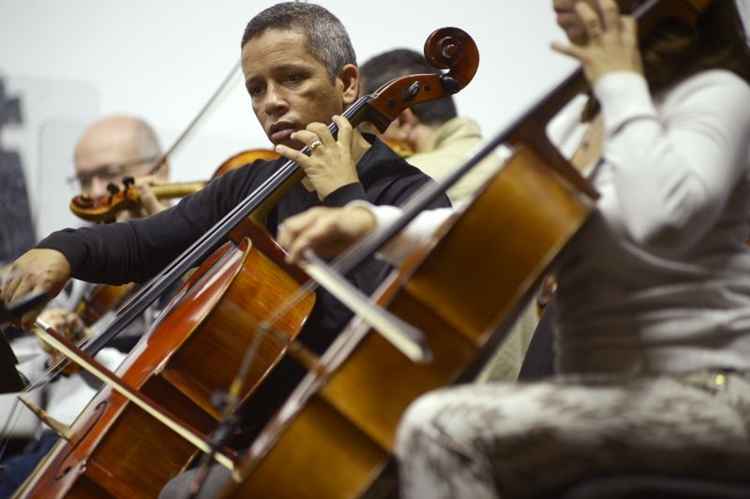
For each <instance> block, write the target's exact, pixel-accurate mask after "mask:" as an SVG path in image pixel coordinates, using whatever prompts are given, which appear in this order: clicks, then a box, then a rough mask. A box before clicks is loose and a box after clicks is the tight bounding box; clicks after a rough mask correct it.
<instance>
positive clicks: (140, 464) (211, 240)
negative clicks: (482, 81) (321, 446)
mask: <svg viewBox="0 0 750 499" xmlns="http://www.w3.org/2000/svg"><path fill="white" fill-rule="evenodd" d="M426 46H427V47H429V49H430V52H429V53H428V54H427V56H428V57H427V59H428V60H429V61H432V62H433V63H434V64H436V66H437V67H439V68H442V69H448V70H449V71H448V72H447V73H445V74H440V75H436V74H420V75H410V76H405V77H401V78H398V79H396V80H394V81H392V82H390V83H388V84H386V85H385V86H384V87H382V88H381V89H380V90H379V91H378V92H376V93H375V94H373V95H367V96H363V97H360V98H359V99H358V100H357V101H356V102H354V103H353V104H352V105H351V106H349V108H347V110H346V111H345V112H344V116H345V117H346V118H348V119H349V121H350V122H351V123H352V125H353V126H357V125H358V124H360V123H362V122H364V121H368V122H370V123H373V124H374V125H375V126H376V127H377V128H378V129H379V130H381V131H384V130H385V129H386V128H387V126H388V125H389V124H390V122H391V121H392V120H393V119H395V118H396V117H397V116H398V115H399V114H400V113H401V112H402V111H403V109H405V108H406V107H407V106H409V105H412V104H416V103H419V102H426V101H429V100H433V99H438V98H442V97H445V96H446V95H448V94H452V93H455V92H458V91H459V90H461V89H462V88H463V87H465V86H466V84H468V82H469V81H471V79H472V78H473V76H474V74H475V73H476V69H477V64H478V52H477V50H476V46H475V45H474V44H473V41H472V40H471V39H470V38H469V37H468V35H466V34H465V33H463V32H461V31H460V30H457V29H455V28H446V29H443V30H439V31H438V32H435V33H433V35H431V37H430V39H429V40H428V43H427V44H426ZM329 129H330V130H331V131H332V133H333V134H334V135H336V133H337V131H338V130H337V127H336V125H335V123H332V124H330V125H329ZM303 152H305V153H307V152H309V148H307V149H306V150H303ZM303 176H304V171H303V170H302V169H301V168H300V167H299V165H297V164H296V163H295V162H294V161H285V162H283V163H282V164H281V165H280V166H279V167H278V168H277V169H276V170H275V171H274V174H273V176H271V177H269V178H268V179H267V180H266V181H265V182H263V184H262V185H261V186H260V187H259V188H258V189H257V190H256V191H254V192H252V193H251V194H249V195H248V196H247V197H246V198H245V199H244V200H243V201H241V202H240V203H239V204H238V205H237V206H236V207H235V208H234V209H233V210H231V211H230V212H229V213H227V214H226V215H225V216H224V218H222V220H221V221H219V222H218V223H217V224H216V225H215V226H214V227H212V228H211V229H210V230H209V231H207V232H206V234H205V235H204V236H202V237H201V238H199V240H198V241H196V242H195V243H194V244H193V245H192V246H191V247H190V248H188V249H187V250H186V251H185V252H183V254H181V255H180V256H179V257H178V258H177V259H176V260H174V261H173V262H172V263H171V264H169V265H168V266H167V267H166V268H165V269H164V270H163V271H162V272H161V273H160V274H159V275H158V276H156V277H155V278H154V279H153V280H152V281H150V282H149V283H146V284H144V285H142V286H141V287H140V288H139V290H138V291H136V292H135V293H134V294H133V296H131V298H130V299H128V300H127V301H126V303H125V304H123V306H122V307H121V308H120V309H119V310H118V312H117V314H116V316H115V319H114V320H113V321H112V323H111V324H110V326H109V327H108V328H107V329H106V330H105V331H104V332H103V333H102V334H101V335H100V336H99V337H98V338H96V339H95V340H94V341H93V342H91V343H90V344H89V345H87V346H86V347H85V351H84V352H82V354H83V355H82V356H79V357H80V358H81V359H84V360H86V362H87V363H89V365H92V366H95V365H96V363H95V362H93V361H91V360H90V359H87V357H91V356H93V354H95V353H96V352H97V351H99V350H100V349H101V348H102V347H103V346H104V345H106V344H107V342H108V341H110V340H111V339H112V338H114V337H115V336H116V335H117V334H118V333H119V332H121V331H122V330H123V329H124V328H125V327H127V325H128V324H129V323H130V321H132V320H133V319H135V318H136V317H138V316H139V315H140V314H141V313H142V312H143V310H144V309H145V308H146V307H147V306H148V305H149V304H150V303H152V302H153V301H154V300H156V299H157V298H158V297H160V296H161V295H162V294H163V292H164V291H165V290H166V289H169V288H171V286H172V285H173V284H174V283H176V282H178V280H180V279H182V278H183V276H184V275H185V274H186V272H188V271H189V270H191V269H193V268H194V267H196V266H198V265H199V266H198V268H197V270H195V271H194V272H193V273H192V274H191V275H190V277H189V279H188V280H187V282H186V283H185V284H184V285H183V287H182V288H181V290H180V291H179V292H178V293H177V295H176V296H175V297H174V298H173V299H172V300H171V302H170V303H169V305H168V306H167V308H166V310H165V311H164V312H163V313H162V316H161V318H160V321H158V322H157V324H156V325H155V326H154V327H153V328H152V329H151V331H149V332H148V333H147V335H145V336H144V337H143V338H142V339H141V341H140V343H139V344H138V345H137V346H136V347H135V349H134V350H133V351H132V352H131V353H130V354H129V356H128V358H127V359H126V360H125V361H124V362H123V364H122V365H121V366H120V367H119V368H118V370H117V373H116V374H117V378H119V380H118V381H117V383H120V385H122V386H119V387H118V388H117V393H115V392H114V391H113V389H111V388H109V387H107V388H105V389H103V390H102V391H101V392H100V393H99V394H98V395H97V396H96V397H95V398H94V400H93V401H92V402H91V404H90V405H89V406H88V407H87V408H86V410H85V411H84V413H83V414H82V415H81V416H80V417H79V418H78V420H76V422H75V423H74V426H73V428H72V429H71V432H70V434H69V437H68V439H67V440H65V441H61V442H59V443H58V444H57V445H56V446H55V447H54V448H53V450H52V451H51V453H50V455H49V456H48V458H47V459H46V460H45V462H44V463H42V465H40V467H38V468H37V470H35V473H34V474H33V475H32V476H31V477H30V478H29V479H28V480H27V481H26V483H25V484H24V486H23V487H22V489H21V490H20V491H19V493H18V497H45V498H46V497H71V496H72V497H80V496H85V497H92V496H114V497H156V496H157V495H158V493H159V491H160V490H161V488H162V487H163V486H164V484H165V483H166V482H167V480H169V479H170V478H171V477H173V476H174V475H176V474H177V473H178V472H180V471H181V470H183V469H185V467H186V466H187V465H188V464H189V463H190V461H191V460H192V459H193V458H194V457H195V455H196V453H197V452H198V450H199V449H203V447H200V446H198V445H197V443H196V442H197V441H196V440H195V439H194V438H193V437H197V438H198V440H200V439H203V441H205V440H206V439H207V435H209V434H210V433H211V432H212V431H214V430H215V429H216V427H217V424H218V421H219V420H220V419H221V411H220V410H219V409H218V408H217V407H216V406H215V404H214V399H213V394H214V393H215V392H216V391H223V390H224V389H226V387H228V386H229V384H230V382H231V381H232V379H233V377H234V375H235V374H236V373H237V372H238V371H239V369H240V366H241V361H242V353H243V352H244V351H245V350H246V348H247V347H248V346H249V345H251V344H252V345H255V346H256V347H257V352H258V355H257V356H256V358H255V360H254V362H253V363H252V365H251V368H250V372H249V373H248V377H247V379H248V381H247V383H245V385H244V386H243V387H242V390H241V393H240V395H239V397H240V399H241V400H244V399H246V398H247V397H248V395H249V394H250V393H251V392H252V391H253V390H255V389H256V388H257V387H258V386H259V384H260V383H261V382H262V381H263V379H264V378H265V376H266V375H267V374H268V372H269V371H270V370H271V369H272V368H273V367H274V365H275V364H276V363H277V362H278V361H279V360H280V359H281V358H282V356H284V355H287V354H288V355H291V356H293V357H294V358H295V359H298V360H300V361H301V362H307V363H309V362H313V363H314V362H316V360H315V355H314V354H313V353H311V352H309V351H307V350H306V349H305V347H304V346H303V345H301V344H300V343H299V342H296V341H295V338H296V336H297V335H298V334H299V332H300V330H301V328H302V325H303V324H304V323H305V321H306V319H307V317H308V315H309V313H310V311H311V310H312V307H313V304H314V302H315V295H314V294H307V295H306V296H305V297H304V298H303V299H302V300H300V301H299V302H297V303H296V305H295V306H294V307H293V308H292V309H291V310H289V311H288V312H286V313H283V314H282V315H281V316H280V320H277V321H274V333H273V334H266V335H264V334H261V333H262V329H260V330H259V327H261V324H262V322H263V321H264V320H265V319H266V318H267V317H269V315H270V314H273V313H274V311H276V310H278V309H279V308H280V307H281V305H282V304H283V303H284V302H285V301H286V300H288V298H289V296H292V295H294V294H295V293H297V292H298V291H299V289H300V288H301V286H302V283H303V282H304V281H306V279H307V276H306V275H304V273H303V272H302V271H301V270H300V269H299V268H297V267H292V266H289V265H288V264H286V263H285V261H284V252H283V250H282V249H281V248H279V247H278V245H277V244H276V243H275V241H273V239H272V238H271V237H270V235H269V234H268V232H267V231H266V230H265V228H264V227H263V226H262V221H263V218H264V216H265V214H266V213H267V212H268V210H269V209H271V208H272V207H273V205H274V204H275V202H276V200H278V199H279V198H280V197H281V196H282V195H283V194H284V192H286V190H287V189H288V188H289V187H290V186H292V185H294V183H296V182H298V181H299V180H301V178H302V177H303ZM227 239H229V240H230V242H227V243H224V244H223V245H222V244H221V243H222V242H223V241H225V240H227ZM217 248H218V249H217ZM259 331H260V332H259ZM306 365H307V364H306ZM100 371H101V373H102V374H103V375H104V377H108V378H112V376H109V375H108V374H107V373H106V372H104V370H100ZM113 376H114V375H113ZM112 386H115V385H114V384H113V385H112ZM124 393H128V394H129V395H136V397H135V398H132V397H129V398H125V397H124V396H123V394H124ZM136 400H140V402H135V401H136ZM141 402H142V403H141ZM155 406H158V407H155ZM146 408H148V410H146ZM155 408H158V409H159V410H160V411H161V412H162V413H163V415H164V416H165V418H166V419H164V418H162V419H156V418H155V417H152V416H153V412H152V410H153V409H155ZM144 411H145V412H144ZM167 422H168V423H169V424H167ZM173 423H174V424H173ZM178 423H179V424H178ZM165 425H166V426H167V428H174V427H176V426H181V427H183V428H186V429H188V430H189V431H188V432H177V431H174V432H173V431H169V430H167V431H165ZM185 435H191V436H190V438H187V437H186V436H185ZM220 456H224V459H223V462H222V464H224V465H225V466H227V467H228V468H229V469H233V468H234V467H235V466H236V459H232V458H231V452H223V450H222V452H220ZM227 456H228V457H227ZM320 497H324V496H320Z"/></svg>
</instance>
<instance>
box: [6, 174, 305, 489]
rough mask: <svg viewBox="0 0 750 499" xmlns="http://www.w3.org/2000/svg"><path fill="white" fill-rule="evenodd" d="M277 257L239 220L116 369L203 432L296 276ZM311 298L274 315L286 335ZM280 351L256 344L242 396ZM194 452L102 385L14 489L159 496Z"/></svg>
mask: <svg viewBox="0 0 750 499" xmlns="http://www.w3.org/2000/svg"><path fill="white" fill-rule="evenodd" d="M235 161H236V160H235ZM248 236H250V237H251V238H252V240H251V239H250V237H248ZM235 241H236V242H235ZM261 248H262V250H261ZM283 256H284V255H283V251H282V250H281V249H280V248H279V247H278V246H277V245H276V243H275V242H274V241H273V239H272V238H271V237H270V235H269V234H268V233H267V232H266V231H265V230H264V229H262V228H260V227H258V226H257V225H256V224H255V223H254V222H251V221H250V220H248V221H246V222H245V223H243V224H242V225H240V226H238V227H237V228H236V229H235V231H234V232H233V233H232V241H230V242H227V243H226V244H224V245H223V246H222V247H221V248H220V249H218V250H217V251H216V252H214V253H213V254H212V255H211V256H210V257H209V258H208V259H207V260H206V261H204V262H203V263H202V264H201V266H200V267H199V268H198V269H197V270H196V271H195V272H194V273H193V274H192V275H191V276H190V278H189V280H188V281H187V282H186V283H185V284H184V285H183V287H182V289H181V290H180V291H179V292H178V293H177V295H176V296H175V297H174V298H173V299H172V301H171V302H170V304H169V305H168V306H167V308H166V309H165V311H164V312H163V315H162V317H161V319H160V320H159V322H158V323H157V324H156V326H155V327H154V328H153V329H152V330H151V331H149V332H148V333H147V334H146V335H144V337H143V338H142V339H141V341H140V342H139V343H138V345H137V346H136V347H135V348H134V350H133V351H132V352H130V354H129V355H128V357H127V358H126V360H125V361H124V362H123V364H122V365H121V366H120V367H119V368H118V369H117V371H116V373H117V374H118V375H119V376H120V378H121V379H122V381H123V382H124V383H125V384H127V385H128V386H129V387H130V388H133V389H135V390H137V391H139V392H140V393H141V394H143V395H144V396H145V397H148V399H150V400H152V401H156V402H157V403H158V405H159V406H160V408H162V409H163V411H164V413H165V414H167V415H168V416H169V417H171V418H173V419H175V420H177V421H178V422H180V423H181V424H182V425H184V426H186V427H188V428H190V429H192V430H193V432H194V433H196V434H198V435H200V436H202V437H204V438H207V437H208V435H210V433H211V432H212V431H214V429H215V428H216V426H217V422H218V420H219V419H220V411H219V409H217V408H216V407H215V405H214V403H213V400H212V396H213V394H214V393H216V392H219V391H223V390H226V389H227V387H228V386H229V384H230V382H231V381H232V377H233V376H234V374H235V373H236V372H237V370H238V369H239V364H240V361H241V357H242V353H243V352H244V351H245V349H246V348H247V345H249V344H250V343H252V341H253V339H254V338H255V335H256V326H257V325H258V323H259V322H261V321H262V320H263V319H265V318H266V317H267V316H268V315H269V314H270V313H271V312H273V311H274V310H275V309H276V308H277V307H278V306H280V305H281V303H283V301H284V300H285V299H286V298H287V297H288V296H289V295H290V294H292V293H294V292H295V291H296V290H297V289H298V288H299V286H300V281H301V280H303V276H302V274H301V272H300V271H299V270H298V269H295V268H292V267H290V266H288V265H287V264H285V263H284V259H283ZM314 301H315V297H314V295H309V296H307V297H306V298H305V299H304V300H303V301H301V302H300V303H299V304H298V306H296V307H295V308H294V310H292V311H290V313H288V314H285V315H284V317H283V318H282V319H281V320H280V321H279V322H277V323H276V329H277V331H278V332H280V333H283V334H284V335H286V336H287V338H288V341H291V340H292V339H293V338H294V337H295V336H296V335H297V334H298V333H299V331H300V330H301V328H302V325H303V324H304V322H305V320H306V318H307V315H308V314H309V312H310V310H311V309H312V307H313V304H314ZM284 350H285V344H284V342H279V341H278V340H273V339H272V338H267V339H264V340H263V341H261V342H260V347H259V355H258V357H257V358H256V361H255V362H254V364H253V367H252V369H251V373H250V380H249V381H248V382H247V383H246V384H245V391H244V392H243V394H242V396H243V397H246V396H247V395H248V394H249V393H250V392H251V391H252V390H253V389H254V388H255V387H256V386H257V385H258V383H260V381H261V380H262V379H263V377H264V376H265V375H266V374H267V373H268V371H269V370H270V369H271V367H272V366H273V365H274V364H275V363H276V362H277V361H278V360H279V359H280V358H281V356H282V355H283V352H284ZM197 452H198V449H197V448H196V447H195V446H193V445H192V444H191V443H189V442H188V441H186V440H184V439H183V438H182V437H181V436H180V435H178V434H177V433H174V432H172V431H171V430H170V429H168V428H167V427H166V426H165V425H164V424H163V423H162V422H160V421H158V420H156V419H154V418H152V417H151V416H149V415H148V414H146V413H145V412H144V411H143V410H142V409H140V408H139V407H137V406H136V405H134V404H133V403H132V402H130V401H129V400H127V399H126V398H125V397H123V396H122V395H120V394H118V393H115V392H114V391H113V390H112V389H111V388H110V387H105V388H103V389H102V390H101V391H100V392H99V393H98V394H97V395H96V396H95V398H94V399H93V400H92V401H91V402H90V403H89V405H88V406H87V407H86V409H85V410H84V411H83V413H82V414H81V415H80V416H79V417H78V418H77V419H76V421H75V422H74V424H73V425H72V428H71V432H70V433H69V438H68V440H62V439H61V440H60V441H59V442H58V443H57V444H56V445H55V447H54V448H53V449H52V450H51V451H50V453H49V454H48V455H47V456H46V458H45V459H44V461H43V462H42V463H40V465H39V466H38V467H37V469H36V470H35V472H34V473H33V474H32V475H31V476H30V477H29V479H28V480H27V481H26V482H25V483H24V484H23V485H22V487H21V488H20V489H19V491H17V493H16V497H39V498H45V499H46V498H58V497H60V498H61V497H144V498H147V497H156V496H157V495H158V493H159V491H160V490H161V488H162V487H163V486H164V484H166V482H167V481H168V480H169V479H170V478H171V477H173V476H174V475H176V474H177V473H179V472H180V471H181V470H183V469H184V468H185V467H186V466H187V465H188V464H189V463H190V461H191V460H192V459H193V457H194V456H195V455H196V454H197Z"/></svg>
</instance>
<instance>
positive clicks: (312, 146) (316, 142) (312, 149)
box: [309, 140, 323, 154]
mask: <svg viewBox="0 0 750 499" xmlns="http://www.w3.org/2000/svg"><path fill="white" fill-rule="evenodd" d="M322 145H323V143H322V142H321V141H319V140H314V141H313V142H312V143H311V144H310V146H309V147H310V154H312V153H313V152H315V149H317V148H318V147H320V146H322Z"/></svg>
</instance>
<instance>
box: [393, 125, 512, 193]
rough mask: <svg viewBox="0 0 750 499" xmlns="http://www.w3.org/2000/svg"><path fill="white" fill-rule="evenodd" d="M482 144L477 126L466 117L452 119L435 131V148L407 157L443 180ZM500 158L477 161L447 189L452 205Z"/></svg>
mask: <svg viewBox="0 0 750 499" xmlns="http://www.w3.org/2000/svg"><path fill="white" fill-rule="evenodd" d="M481 143H482V133H481V131H480V130H479V125H478V124H477V123H476V122H475V121H474V120H472V119H469V118H461V117H458V118H453V119H452V120H450V121H447V122H446V123H444V124H443V125H442V126H440V128H438V129H437V130H436V131H435V137H434V149H433V150H432V151H430V152H426V153H417V154H414V155H412V156H409V157H408V158H406V161H408V162H409V163H410V164H412V165H414V166H416V167H417V168H419V169H420V170H422V171H423V172H425V173H426V174H428V175H429V176H431V177H432V178H434V179H435V180H442V179H443V178H445V177H446V176H447V175H448V174H449V173H451V172H452V171H453V170H455V169H456V168H458V167H459V166H461V165H463V164H464V163H465V162H466V161H467V160H468V159H469V158H470V157H471V156H472V154H473V153H474V152H476V151H477V150H478V149H479V146H480V144H481ZM500 163H501V160H500V159H499V158H496V157H491V158H488V159H486V160H484V161H483V162H482V163H480V164H479V165H478V166H477V167H476V168H474V170H472V171H471V172H470V173H469V174H468V175H466V176H465V177H464V178H463V179H461V181H459V182H458V183H457V184H456V185H454V186H453V187H452V188H451V189H449V190H448V197H449V198H450V200H451V202H452V203H453V204H455V203H456V202H457V201H462V200H466V199H467V198H469V197H470V195H471V194H473V193H474V192H475V191H476V190H477V189H478V188H479V187H481V186H482V184H483V183H484V181H485V180H486V179H487V178H488V177H489V176H490V175H491V174H492V173H494V172H495V170H496V169H497V167H499V166H500Z"/></svg>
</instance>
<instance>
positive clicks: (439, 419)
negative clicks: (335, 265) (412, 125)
mask: <svg viewBox="0 0 750 499" xmlns="http://www.w3.org/2000/svg"><path fill="white" fill-rule="evenodd" d="M397 452H398V455H399V461H400V464H401V466H400V478H401V480H400V481H401V496H402V499H429V498H440V499H443V498H445V499H448V498H450V499H461V498H467V499H469V498H470V499H485V498H487V499H488V498H497V497H503V498H525V497H534V496H537V497H544V496H545V493H551V492H552V491H559V490H560V489H561V488H562V487H565V486H568V485H571V484H573V483H575V482H577V481H579V480H581V479H585V478H587V477H592V476H596V475H601V474H605V473H612V472H615V473H655V474H672V475H675V474H677V475H686V476H691V477H703V478H717V479H733V480H750V476H749V475H748V469H750V378H748V377H747V375H746V374H733V373H720V372H718V371H717V372H699V373H692V374H686V375H679V376H658V377H629V378H596V377H578V378H570V377H569V378H560V379H557V380H554V381H550V382H540V383H528V384H522V383H519V384H475V385H465V386H461V387H457V388H450V389H444V390H439V391H436V392H432V393H430V394H427V395H425V396H423V397H421V398H420V399H418V400H417V401H416V402H415V403H414V404H412V405H411V407H410V408H409V410H408V411H407V413H406V415H405V417H404V419H403V420H402V422H401V426H400V429H399V432H398V437H397ZM749 486H750V482H749Z"/></svg>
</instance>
